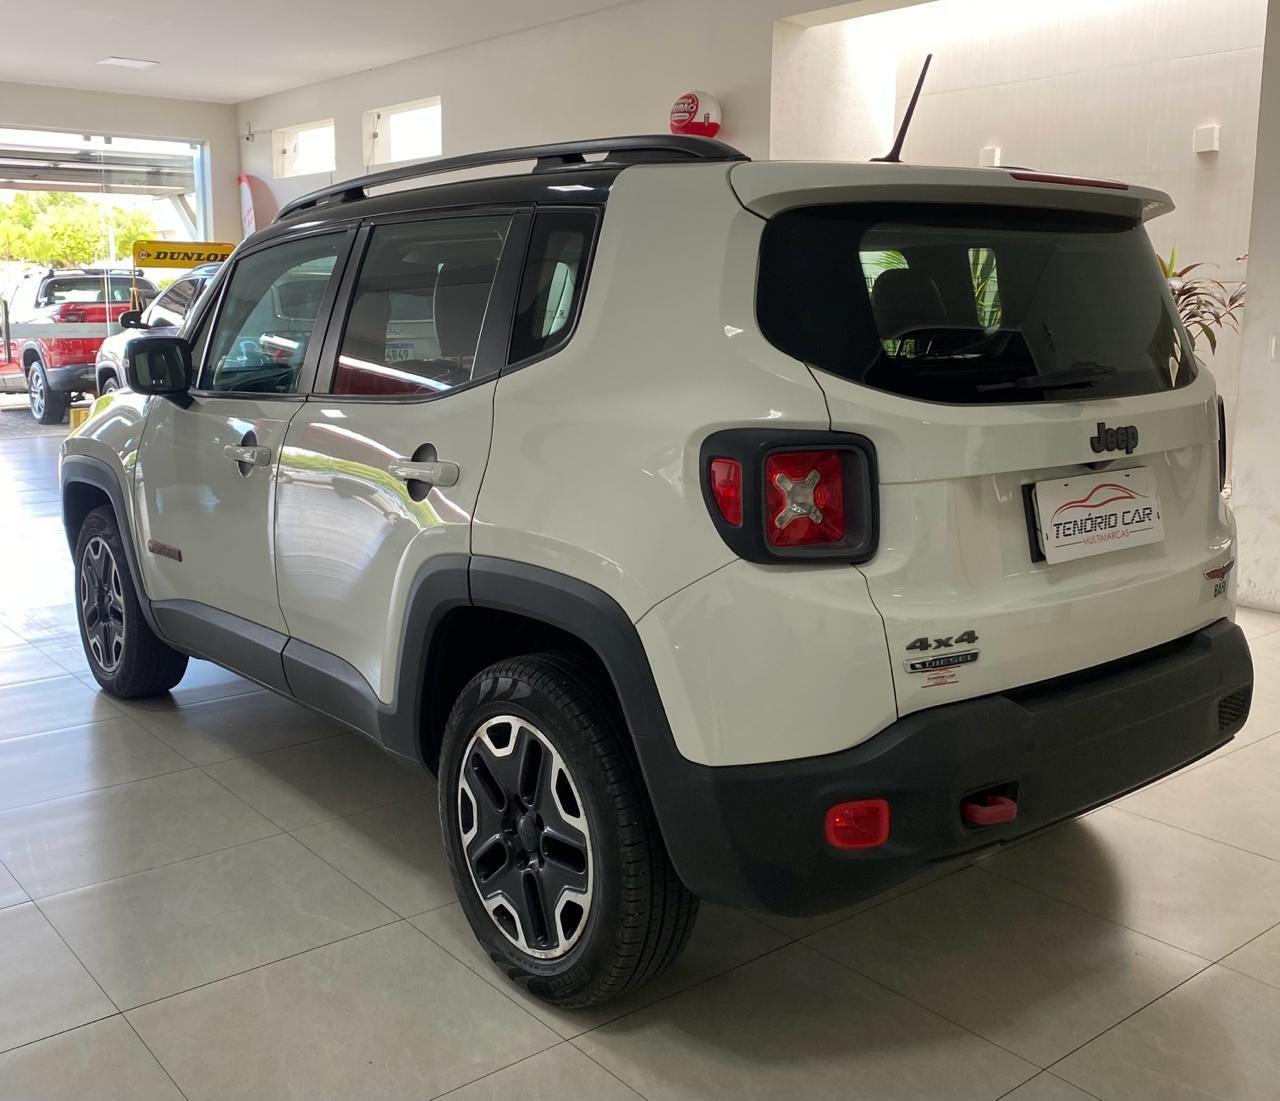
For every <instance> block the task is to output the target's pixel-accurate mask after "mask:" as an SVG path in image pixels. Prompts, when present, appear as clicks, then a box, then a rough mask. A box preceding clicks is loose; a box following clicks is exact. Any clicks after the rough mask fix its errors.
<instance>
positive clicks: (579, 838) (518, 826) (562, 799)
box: [457, 715, 593, 960]
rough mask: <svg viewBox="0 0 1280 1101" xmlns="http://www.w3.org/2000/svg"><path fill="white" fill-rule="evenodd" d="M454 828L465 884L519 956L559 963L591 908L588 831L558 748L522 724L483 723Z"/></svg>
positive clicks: (509, 719) (467, 760)
mask: <svg viewBox="0 0 1280 1101" xmlns="http://www.w3.org/2000/svg"><path fill="white" fill-rule="evenodd" d="M457 807H458V826H459V829H460V831H461V836H462V847H463V853H464V856H465V859H466V864H467V870H468V872H469V873H470V876H471V882H472V885H473V886H474V887H475V890H476V894H477V896H478V897H479V899H480V902H481V904H482V905H483V906H484V908H485V910H486V911H487V912H488V914H489V917H490V919H491V920H492V921H493V923H494V925H495V926H496V927H497V928H498V930H499V931H500V932H501V933H502V935H503V936H504V937H505V938H506V939H507V940H508V941H510V943H511V944H513V945H514V946H515V947H516V948H518V949H519V950H520V951H521V952H525V953H527V954H528V955H530V956H533V957H535V958H537V959H542V960H551V959H557V958H559V957H561V956H563V955H565V954H566V953H568V952H569V951H570V950H572V948H573V946H574V945H575V944H577V942H578V941H579V939H580V938H581V936H582V933H583V930H584V929H585V928H586V924H587V916H588V914H589V913H590V910H591V898H592V883H593V875H592V873H593V868H592V857H591V831H590V827H589V825H588V823H587V818H586V811H585V808H584V805H583V802H582V799H581V798H580V797H579V794H578V788H577V785H576V783H575V782H574V779H573V777H572V775H571V774H570V773H569V770H568V768H567V767H566V766H565V763H564V760H563V759H562V758H561V756H560V754H559V753H558V752H557V751H556V748H555V746H553V745H552V744H551V742H550V741H549V740H548V739H547V737H546V735H544V734H543V733H542V731H540V730H539V729H538V728H537V727H535V726H534V725H533V724H532V723H530V722H529V721H528V720H527V719H522V718H519V717H517V716H515V715H500V716H498V717H497V718H494V719H489V720H487V721H486V722H484V723H482V724H481V725H480V727H479V728H478V729H477V730H476V731H475V732H474V733H473V734H472V736H471V740H470V741H469V742H468V743H467V748H466V751H465V752H464V753H463V755H462V766H461V770H460V774H459V777H458V796H457Z"/></svg>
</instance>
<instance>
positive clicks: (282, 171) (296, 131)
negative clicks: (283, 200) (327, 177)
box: [271, 119, 335, 180]
mask: <svg viewBox="0 0 1280 1101" xmlns="http://www.w3.org/2000/svg"><path fill="white" fill-rule="evenodd" d="M271 145H272V149H273V150H274V160H275V164H274V170H275V177H276V179H277V180H280V179H284V178H285V177H287V176H309V175H312V174H314V173H317V172H332V171H333V170H334V163H335V162H334V141H333V119H325V120H324V121H323V122H309V123H306V124H305V125H303V126H288V127H285V128H284V129H283V130H273V131H271Z"/></svg>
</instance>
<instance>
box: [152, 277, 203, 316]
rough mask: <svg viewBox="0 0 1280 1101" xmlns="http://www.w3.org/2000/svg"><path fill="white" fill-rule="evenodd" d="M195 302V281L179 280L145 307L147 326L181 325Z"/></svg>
mask: <svg viewBox="0 0 1280 1101" xmlns="http://www.w3.org/2000/svg"><path fill="white" fill-rule="evenodd" d="M194 300H195V281H194V280H192V279H179V280H178V281H177V282H176V283H174V284H173V286H171V287H170V288H169V289H168V290H167V291H165V292H164V293H163V294H162V295H161V296H160V297H159V298H157V299H156V300H155V301H154V302H152V303H151V305H150V306H148V307H147V314H146V317H145V318H143V320H144V321H146V323H147V324H148V325H181V324H182V319H183V318H184V317H186V315H187V310H189V309H190V308H191V303H192V302H193V301H194Z"/></svg>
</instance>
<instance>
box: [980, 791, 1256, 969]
mask: <svg viewBox="0 0 1280 1101" xmlns="http://www.w3.org/2000/svg"><path fill="white" fill-rule="evenodd" d="M982 866H983V869H984V870H986V871H990V872H995V873H996V874H998V875H1002V876H1005V877H1007V878H1009V879H1013V880H1016V881H1017V882H1019V883H1022V884H1024V885H1025V886H1028V887H1033V888H1035V889H1036V890H1038V891H1042V892H1044V893H1045V894H1049V895H1052V896H1053V897H1054V898H1060V899H1062V900H1063V901H1064V902H1070V903H1072V904H1073V905H1075V906H1079V907H1080V908H1081V909H1083V910H1088V911H1089V912H1090V913H1092V914H1098V915H1099V916H1101V917H1105V918H1110V919H1111V920H1112V921H1115V922H1119V923H1120V924H1121V925H1126V926H1128V927H1129V928H1130V929H1136V930H1137V931H1138V932H1140V933H1145V934H1147V935H1148V936H1151V937H1155V938H1156V939H1157V940H1162V941H1164V942H1166V943H1167V944H1172V945H1175V946H1177V947H1178V948H1185V949H1186V950H1187V951H1188V952H1194V953H1195V954H1197V955H1199V956H1205V957H1208V958H1209V959H1215V960H1216V959H1219V958H1220V957H1222V956H1224V955H1226V954H1227V953H1228V952H1230V951H1232V950H1233V949H1236V948H1239V947H1240V945H1242V944H1244V943H1245V942H1246V941H1248V940H1251V939H1252V938H1253V937H1256V936H1257V935H1258V934H1259V933H1261V932H1262V931H1263V930H1265V929H1268V928H1270V927H1271V926H1272V925H1274V924H1275V923H1276V921H1277V920H1280V917H1278V916H1277V915H1280V862H1277V861H1274V860H1268V859H1267V858H1266V857H1261V856H1255V855H1254V854H1252V853H1247V852H1243V851H1242V850H1240V849H1236V848H1233V847H1231V846H1230V845H1224V844H1222V843H1221V842H1218V841H1211V840H1209V839H1207V838H1204V837H1200V836H1198V835H1196V834H1191V833H1187V832H1186V831H1185V830H1180V829H1177V828H1175V827H1173V826H1168V825H1165V824H1164V823H1163V822H1156V821H1153V820H1151V819H1148V818H1141V817H1139V816H1138V815H1135V814H1128V813H1126V812H1125V811H1123V810H1116V809H1112V808H1104V809H1102V810H1100V811H1098V812H1097V813H1096V814H1093V815H1090V816H1089V818H1088V819H1086V820H1084V821H1082V822H1073V823H1070V824H1069V825H1066V826H1063V827H1061V828H1060V829H1056V830H1053V831H1051V832H1050V833H1047V834H1044V835H1043V836H1041V837H1038V838H1035V839H1034V840H1032V841H1029V842H1028V843H1027V844H1025V845H1019V846H1017V847H1016V848H1013V849H1009V850H1007V851H1005V852H1001V853H997V854H996V855H995V856H993V857H992V858H991V859H990V860H987V861H985V862H984V863H983V865H982Z"/></svg>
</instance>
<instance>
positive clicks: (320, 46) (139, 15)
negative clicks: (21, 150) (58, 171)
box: [0, 0, 627, 103]
mask: <svg viewBox="0 0 1280 1101" xmlns="http://www.w3.org/2000/svg"><path fill="white" fill-rule="evenodd" d="M624 2H627V0H537V3H529V2H528V0H359V2H358V3H356V4H352V3H351V2H350V0H212V2H206V3H199V4H197V3H194V2H192V0H179V2H177V3H159V2H157V0H110V2H107V3H104V2H103V0H57V3H56V4H50V3H46V2H40V0H33V2H30V3H14V4H6V5H5V6H4V7H5V11H4V15H3V18H0V29H2V30H3V37H4V41H5V43H6V47H7V48H6V50H5V53H6V54H7V55H8V57H9V59H10V60H15V59H16V58H18V57H22V58H25V59H27V61H26V62H25V64H24V66H23V67H22V68H21V69H16V68H13V67H12V66H11V67H10V68H9V75H7V76H6V77H5V79H8V80H22V81H25V82H27V83H31V84H47V85H55V86H58V87H64V88H83V89H89V90H93V91H103V92H131V93H135V94H142V95H153V96H175V97H178V98H180V99H195V100H206V101H211V102H218V103H239V102H242V101H244V100H248V99H254V98H256V97H258V96H263V95H267V94H269V93H271V92H279V91H283V90H285V89H287V88H296V87H298V86H299V85H303V84H311V83H314V82H315V81H318V80H327V79H329V78H330V77H335V76H342V75H344V74H346V73H354V72H359V71H360V70H362V69H371V68H375V67H377V66H379V65H387V64H390V63H391V62H393V61H403V60H405V59H407V58H411V57H418V56H420V55H422V54H427V53H435V52H436V51H438V50H447V49H451V48H452V47H455V46H463V45H466V44H468V43H471V42H478V41H480V40H481V39H485V38H495V37H497V36H499V35H503V34H510V33H512V32H513V31H520V30H527V29H528V28H530V27H536V26H541V25H542V24H545V23H554V22H556V21H558V20H560V19H566V18H569V17H571V16H574V15H581V14H583V13H586V12H591V11H597V10H599V9H602V8H608V7H613V6H615V5H617V4H619V3H624ZM112 55H114V56H118V57H134V58H145V59H148V60H154V61H159V62H160V64H159V65H157V66H156V67H155V68H152V69H145V70H131V69H121V68H115V67H109V66H106V65H98V64H97V62H98V61H99V60H100V59H102V58H104V57H109V56H112Z"/></svg>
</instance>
